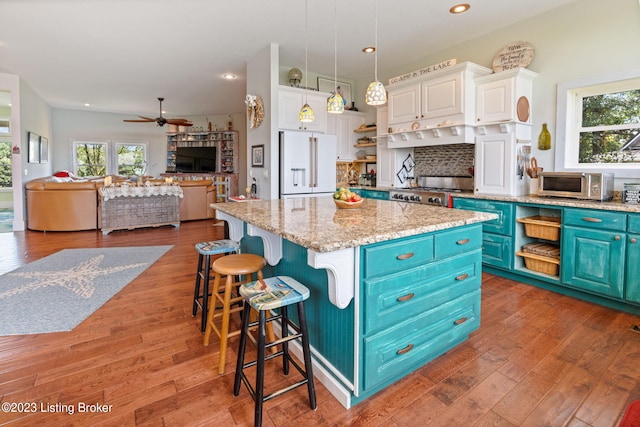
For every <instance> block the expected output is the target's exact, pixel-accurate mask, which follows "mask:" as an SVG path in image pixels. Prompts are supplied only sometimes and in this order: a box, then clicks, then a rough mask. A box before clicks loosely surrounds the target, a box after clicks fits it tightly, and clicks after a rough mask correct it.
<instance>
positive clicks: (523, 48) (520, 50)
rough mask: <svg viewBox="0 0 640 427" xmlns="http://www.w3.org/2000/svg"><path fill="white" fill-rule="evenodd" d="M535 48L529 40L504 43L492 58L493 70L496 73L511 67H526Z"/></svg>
mask: <svg viewBox="0 0 640 427" xmlns="http://www.w3.org/2000/svg"><path fill="white" fill-rule="evenodd" d="M534 52H535V50H534V48H533V45H532V44H531V43H529V42H515V43H511V44H508V45H506V46H505V47H503V48H502V49H500V50H499V51H498V53H496V56H494V58H493V71H494V72H496V73H498V72H500V71H504V70H510V69H512V68H526V67H527V65H529V64H530V63H531V60H532V59H533V54H534Z"/></svg>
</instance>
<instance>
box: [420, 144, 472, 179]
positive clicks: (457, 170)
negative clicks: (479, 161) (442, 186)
mask: <svg viewBox="0 0 640 427" xmlns="http://www.w3.org/2000/svg"><path fill="white" fill-rule="evenodd" d="M474 153H475V145H473V144H449V145H436V146H433V147H416V148H414V152H413V155H414V161H415V163H416V165H415V169H414V176H420V175H427V176H470V174H469V168H470V167H471V166H473V159H474Z"/></svg>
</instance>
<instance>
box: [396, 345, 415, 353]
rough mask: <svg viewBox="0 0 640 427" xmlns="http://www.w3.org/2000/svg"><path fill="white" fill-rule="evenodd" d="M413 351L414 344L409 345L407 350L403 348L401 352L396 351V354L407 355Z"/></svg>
mask: <svg viewBox="0 0 640 427" xmlns="http://www.w3.org/2000/svg"><path fill="white" fill-rule="evenodd" d="M411 350H413V344H409V345H408V346H406V347H405V348H401V349H400V350H398V351H396V354H407V353H409V352H410V351H411Z"/></svg>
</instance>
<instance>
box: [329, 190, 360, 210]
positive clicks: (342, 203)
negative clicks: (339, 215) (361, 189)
mask: <svg viewBox="0 0 640 427" xmlns="http://www.w3.org/2000/svg"><path fill="white" fill-rule="evenodd" d="M333 202H334V203H335V204H336V207H337V208H338V209H356V208H359V207H360V206H362V203H364V199H363V198H362V197H361V196H360V195H359V194H358V193H354V192H352V191H351V190H349V189H348V188H344V187H343V188H340V189H339V190H338V191H336V192H335V193H333Z"/></svg>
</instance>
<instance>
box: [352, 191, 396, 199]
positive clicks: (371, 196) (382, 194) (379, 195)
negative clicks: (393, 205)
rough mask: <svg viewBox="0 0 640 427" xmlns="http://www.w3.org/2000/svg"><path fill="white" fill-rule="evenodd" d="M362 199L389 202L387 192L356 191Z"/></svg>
mask: <svg viewBox="0 0 640 427" xmlns="http://www.w3.org/2000/svg"><path fill="white" fill-rule="evenodd" d="M356 192H357V193H360V195H361V196H362V197H365V198H367V199H378V200H389V192H388V191H381V190H357V191H356Z"/></svg>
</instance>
